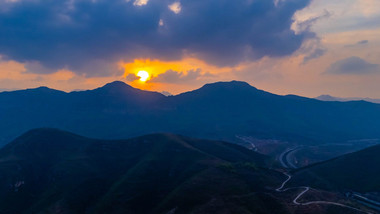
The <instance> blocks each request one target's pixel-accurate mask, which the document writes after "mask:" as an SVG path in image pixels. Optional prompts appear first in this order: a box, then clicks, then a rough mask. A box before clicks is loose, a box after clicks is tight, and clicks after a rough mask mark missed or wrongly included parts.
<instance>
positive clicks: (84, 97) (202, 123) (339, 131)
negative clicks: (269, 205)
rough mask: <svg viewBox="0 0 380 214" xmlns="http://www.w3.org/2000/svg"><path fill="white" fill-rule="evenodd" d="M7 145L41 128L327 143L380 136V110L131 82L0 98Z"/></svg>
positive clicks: (103, 134) (238, 89)
mask: <svg viewBox="0 0 380 214" xmlns="http://www.w3.org/2000/svg"><path fill="white" fill-rule="evenodd" d="M0 103H1V105H0V118H1V120H0V145H5V144H6V143H8V142H10V141H11V140H12V139H15V138H16V137H17V136H19V135H21V134H22V133H24V132H26V131H28V130H30V129H34V128H41V127H50V128H59V129H62V130H67V131H70V132H74V133H78V134H80V135H84V136H87V137H95V138H102V139H122V138H130V137H136V136H140V135H145V134H150V133H157V132H170V133H176V134H182V135H188V136H194V137H200V138H206V139H215V140H228V141H230V142H235V141H237V138H236V136H237V135H242V136H255V137H257V138H259V139H280V140H284V141H292V142H296V143H298V144H321V143H330V142H341V141H346V140H352V139H368V138H380V105H378V104H373V103H369V102H364V101H353V102H344V103H340V102H324V101H319V100H316V99H309V98H305V97H300V96H295V95H287V96H279V95H275V94H272V93H269V92H265V91H262V90H259V89H256V88H255V87H253V86H251V85H249V84H248V83H245V82H238V81H232V82H217V83H213V84H206V85H205V86H203V87H201V88H199V89H197V90H194V91H190V92H186V93H183V94H179V95H176V96H168V97H167V96H164V95H162V94H161V93H157V92H150V91H143V90H140V89H136V88H133V87H131V86H129V85H127V84H125V83H124V82H113V83H109V84H107V85H105V86H103V87H100V88H97V89H94V90H88V91H77V92H71V93H66V92H62V91H58V90H54V89H49V88H46V87H40V88H35V89H27V90H19V91H13V92H2V93H0Z"/></svg>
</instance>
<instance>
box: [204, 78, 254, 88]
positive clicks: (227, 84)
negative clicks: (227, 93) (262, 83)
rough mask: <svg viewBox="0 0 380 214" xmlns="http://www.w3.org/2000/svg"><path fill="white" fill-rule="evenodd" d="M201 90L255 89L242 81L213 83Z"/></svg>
mask: <svg viewBox="0 0 380 214" xmlns="http://www.w3.org/2000/svg"><path fill="white" fill-rule="evenodd" d="M202 88H217V89H250V90H251V89H256V90H257V88H255V87H253V86H251V85H250V84H248V83H247V82H243V81H236V80H233V81H229V82H215V83H209V84H206V85H204V86H203V87H202Z"/></svg>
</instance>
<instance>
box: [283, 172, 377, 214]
mask: <svg viewBox="0 0 380 214" xmlns="http://www.w3.org/2000/svg"><path fill="white" fill-rule="evenodd" d="M283 174H284V175H286V177H287V178H286V180H285V181H284V182H282V184H281V186H280V187H279V188H277V189H276V191H277V192H286V191H288V190H291V189H302V188H304V190H303V191H302V192H301V193H299V194H298V195H297V196H296V197H295V198H294V200H293V204H295V205H298V206H308V205H312V204H325V205H335V206H340V207H345V208H349V209H352V210H356V211H359V212H362V213H367V214H373V213H371V212H367V211H363V210H361V209H358V208H355V207H351V206H348V205H345V204H341V203H336V202H331V201H310V202H304V203H301V202H298V200H299V199H300V198H301V197H302V196H303V195H304V194H306V193H307V192H308V191H309V190H310V189H311V188H310V187H303V186H301V187H292V188H286V189H284V187H285V185H286V184H287V183H288V182H289V181H290V180H291V179H292V176H291V175H289V174H288V173H286V172H284V173H283Z"/></svg>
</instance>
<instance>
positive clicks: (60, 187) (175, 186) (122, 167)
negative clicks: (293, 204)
mask: <svg viewBox="0 0 380 214" xmlns="http://www.w3.org/2000/svg"><path fill="white" fill-rule="evenodd" d="M266 162H267V158H266V157H265V156H262V155H260V154H257V153H254V152H252V151H249V150H247V149H244V148H242V147H239V146H236V145H233V144H228V143H224V142H217V141H205V140H195V139H190V138H186V137H181V136H176V135H171V134H155V135H148V136H143V137H138V138H134V139H130V140H118V141H104V140H92V139H87V138H84V137H80V136H77V135H74V134H71V133H67V132H62V131H58V130H54V129H37V130H33V131H30V132H28V133H26V134H24V135H23V136H21V137H19V138H17V139H16V140H15V141H13V142H12V143H10V144H8V145H7V146H5V147H4V148H3V149H1V150H0V213H4V214H6V213H53V212H54V213H168V212H169V211H170V210H176V213H190V212H192V211H195V210H196V211H197V212H198V213H202V212H206V213H207V212H211V211H210V210H214V211H215V212H226V211H228V212H226V213H273V212H277V213H279V212H281V213H287V211H286V207H284V206H283V205H282V204H281V203H280V202H278V201H276V200H274V198H272V197H271V196H270V195H267V194H266V193H264V190H265V189H266V188H267V187H268V186H272V187H273V186H276V185H277V184H278V183H280V182H281V181H282V179H283V176H282V175H281V174H280V173H277V172H274V171H271V170H267V169H264V168H262V167H265V166H266V165H267V163H266ZM247 194H249V197H243V198H242V199H240V198H239V197H238V196H239V195H247ZM235 197H237V198H235ZM207 210H209V211H207Z"/></svg>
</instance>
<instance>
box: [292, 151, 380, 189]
mask: <svg viewBox="0 0 380 214" xmlns="http://www.w3.org/2000/svg"><path fill="white" fill-rule="evenodd" d="M292 180H293V183H297V184H304V185H310V184H311V185H312V186H314V187H319V188H324V189H329V190H351V191H358V192H380V145H377V146H373V147H370V148H367V149H364V150H362V151H359V152H355V153H351V154H348V155H344V156H341V157H338V158H336V159H333V160H329V161H325V162H322V163H319V164H315V165H312V166H309V167H306V168H303V169H300V170H297V171H296V172H295V175H294V178H293V179H292Z"/></svg>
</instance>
